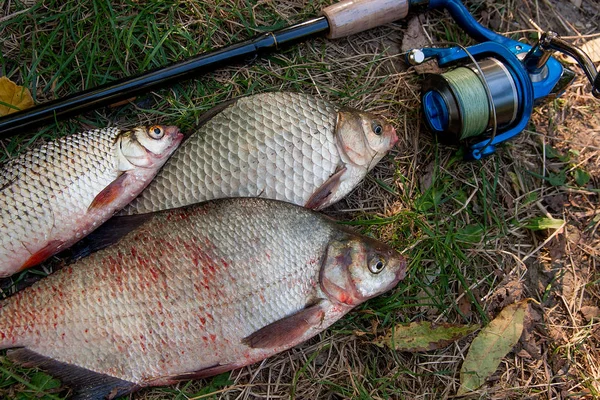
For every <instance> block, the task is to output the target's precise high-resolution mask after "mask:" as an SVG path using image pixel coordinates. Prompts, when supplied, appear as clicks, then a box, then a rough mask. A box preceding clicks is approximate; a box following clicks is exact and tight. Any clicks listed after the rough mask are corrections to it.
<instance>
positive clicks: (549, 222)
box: [524, 217, 565, 231]
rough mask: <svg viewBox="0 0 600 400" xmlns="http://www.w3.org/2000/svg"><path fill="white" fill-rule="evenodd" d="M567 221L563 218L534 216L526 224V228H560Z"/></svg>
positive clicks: (538, 229) (535, 229)
mask: <svg viewBox="0 0 600 400" xmlns="http://www.w3.org/2000/svg"><path fill="white" fill-rule="evenodd" d="M564 223H565V221H564V220H562V219H556V218H548V217H536V218H532V219H530V220H529V221H527V223H526V224H525V225H524V228H527V229H531V230H532V231H541V230H544V229H558V228H560V227H561V226H563V224H564Z"/></svg>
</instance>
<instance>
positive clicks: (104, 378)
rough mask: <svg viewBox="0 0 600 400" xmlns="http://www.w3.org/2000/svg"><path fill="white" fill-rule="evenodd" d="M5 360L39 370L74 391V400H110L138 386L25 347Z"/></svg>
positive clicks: (134, 389)
mask: <svg viewBox="0 0 600 400" xmlns="http://www.w3.org/2000/svg"><path fill="white" fill-rule="evenodd" d="M7 357H8V358H9V359H10V360H11V361H13V362H14V363H16V364H19V365H22V366H24V367H27V368H40V369H41V370H44V371H46V372H48V373H49V374H50V375H52V376H54V377H56V378H58V379H60V380H61V381H62V382H63V384H65V385H66V386H68V387H69V388H71V389H72V391H73V397H71V398H72V399H73V400H112V399H116V398H117V397H119V396H124V395H126V394H129V393H131V392H134V391H136V390H138V389H139V388H140V387H139V385H137V384H135V383H133V382H129V381H125V380H122V379H119V378H115V377H113V376H109V375H105V374H100V373H97V372H93V371H90V370H88V369H85V368H81V367H77V366H75V365H71V364H67V363H63V362H60V361H56V360H53V359H51V358H48V357H44V356H42V355H40V354H38V353H36V352H34V351H31V350H29V349H26V348H21V349H16V350H10V351H8V353H7Z"/></svg>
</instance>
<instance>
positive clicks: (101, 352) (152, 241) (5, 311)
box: [0, 198, 406, 399]
mask: <svg viewBox="0 0 600 400" xmlns="http://www.w3.org/2000/svg"><path fill="white" fill-rule="evenodd" d="M115 218H117V219H120V221H121V224H122V226H131V227H132V229H131V231H130V232H129V233H127V234H126V235H125V236H124V237H122V238H121V240H120V241H118V242H117V243H116V244H115V245H113V246H110V247H107V248H105V249H103V250H100V251H98V252H96V253H93V254H92V255H90V256H89V257H87V258H84V259H81V260H79V261H78V262H75V263H74V264H71V265H69V266H66V267H64V268H62V269H60V270H59V271H57V272H55V273H53V274H52V275H50V276H48V277H46V278H45V279H42V280H40V281H38V282H36V283H35V284H34V285H33V286H30V287H28V288H26V289H25V290H23V291H21V292H18V293H16V294H15V295H13V296H11V297H9V298H7V299H5V300H3V301H2V302H0V349H8V348H15V347H16V348H17V349H14V350H9V351H8V352H7V357H8V358H9V359H11V360H12V361H14V362H16V363H18V364H21V365H23V366H27V367H39V368H41V369H43V370H46V371H47V372H48V373H50V374H51V375H54V376H55V377H57V378H59V379H61V380H62V381H63V384H66V385H67V386H69V387H70V388H71V390H73V392H74V393H75V396H76V397H75V398H86V399H100V398H104V397H106V396H109V397H111V398H112V397H116V396H121V395H125V394H127V393H130V392H133V391H135V390H137V389H140V388H143V387H149V386H163V385H170V384H174V383H177V382H179V381H182V380H189V379H197V378H203V377H208V376H212V375H216V374H220V373H223V372H226V371H229V370H232V369H235V368H240V367H243V366H245V365H249V364H252V363H255V362H257V361H260V360H263V359H265V358H267V357H269V356H272V355H274V354H276V353H279V352H282V351H284V350H286V349H289V348H291V347H293V346H295V345H297V344H299V343H302V342H304V341H306V340H307V339H309V338H311V337H313V336H315V335H316V334H318V333H319V332H321V331H323V330H325V329H327V328H328V327H329V326H330V325H331V324H333V323H334V322H336V321H337V320H339V319H340V318H341V317H342V316H344V315H345V314H346V313H348V312H349V311H350V310H351V309H352V308H354V307H356V306H357V305H359V304H361V303H363V302H364V301H366V300H368V299H370V298H372V297H375V296H378V295H380V294H382V293H384V292H387V291H389V290H391V289H392V288H394V287H395V286H396V285H397V283H398V282H399V281H400V280H402V279H403V278H404V277H405V275H406V260H405V259H404V257H403V256H402V255H401V254H399V253H398V252H397V251H396V250H394V249H393V248H391V247H390V246H388V245H386V244H384V243H382V242H380V241H377V240H375V239H373V238H370V237H366V236H362V235H360V234H358V233H356V232H354V231H353V230H351V229H350V228H349V227H347V226H345V225H341V224H339V223H337V222H336V221H335V220H333V219H331V218H329V217H326V216H324V215H322V214H320V213H318V212H316V211H312V210H309V209H306V208H303V207H300V206H296V205H293V204H290V203H286V202H281V201H277V200H269V199H261V198H231V199H221V200H213V201H209V202H205V203H200V204H196V205H192V206H188V207H185V208H177V209H172V210H167V211H162V212H157V213H148V214H138V215H132V216H122V217H115Z"/></svg>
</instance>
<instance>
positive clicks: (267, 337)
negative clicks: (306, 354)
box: [242, 300, 326, 349]
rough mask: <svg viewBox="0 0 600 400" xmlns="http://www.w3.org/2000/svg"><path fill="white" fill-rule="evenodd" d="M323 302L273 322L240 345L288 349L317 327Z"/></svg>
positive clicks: (320, 320)
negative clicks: (291, 344)
mask: <svg viewBox="0 0 600 400" xmlns="http://www.w3.org/2000/svg"><path fill="white" fill-rule="evenodd" d="M325 302H326V301H325V300H320V301H319V302H318V303H316V304H314V305H312V306H310V307H307V308H304V309H302V310H300V311H298V312H297V313H295V314H292V315H290V316H288V317H285V318H283V319H280V320H279V321H275V322H273V323H272V324H270V325H267V326H265V327H264V328H261V329H259V330H258V331H256V332H254V333H253V334H251V335H250V336H247V337H245V338H244V339H242V343H243V344H245V345H247V346H250V347H252V348H255V349H267V348H277V347H289V345H290V343H292V342H297V341H298V340H299V339H300V338H301V337H302V336H303V335H304V334H305V333H306V332H307V331H308V330H309V329H310V328H312V327H316V326H319V325H320V324H321V322H322V321H323V318H324V317H325V310H324V305H325Z"/></svg>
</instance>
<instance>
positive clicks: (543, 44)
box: [523, 31, 600, 98]
mask: <svg viewBox="0 0 600 400" xmlns="http://www.w3.org/2000/svg"><path fill="white" fill-rule="evenodd" d="M555 51H558V52H560V53H563V54H566V55H568V56H570V57H572V58H573V59H574V60H575V61H577V64H578V65H579V66H580V67H581V69H583V72H584V73H585V75H586V76H587V78H588V79H589V81H590V83H591V84H592V94H593V95H594V97H596V98H600V72H598V71H596V67H595V66H594V62H593V61H592V59H591V58H590V57H589V56H588V55H587V54H586V53H585V52H584V51H583V50H581V49H580V48H579V47H577V46H573V45H572V44H570V43H567V42H565V41H564V40H562V39H561V37H560V36H559V35H558V34H557V33H556V32H552V31H548V32H544V33H543V34H542V36H541V37H540V40H539V41H538V43H537V44H536V45H535V46H533V48H532V49H531V50H530V51H529V52H528V53H527V55H526V56H525V58H524V59H523V63H524V64H525V68H527V70H528V71H529V73H530V74H539V73H541V72H542V71H543V68H544V67H545V66H546V63H547V61H548V59H549V58H550V56H551V55H552V53H554V52H555Z"/></svg>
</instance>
